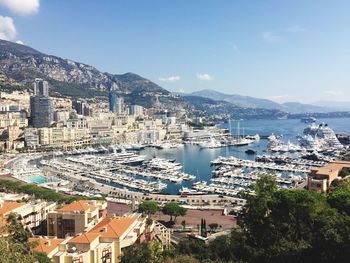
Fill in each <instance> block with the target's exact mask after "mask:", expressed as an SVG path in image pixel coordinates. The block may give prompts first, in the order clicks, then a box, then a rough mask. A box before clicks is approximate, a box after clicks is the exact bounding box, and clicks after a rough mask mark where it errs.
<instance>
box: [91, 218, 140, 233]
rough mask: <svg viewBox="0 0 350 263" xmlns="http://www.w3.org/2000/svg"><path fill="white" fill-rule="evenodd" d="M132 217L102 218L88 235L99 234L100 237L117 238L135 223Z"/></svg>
mask: <svg viewBox="0 0 350 263" xmlns="http://www.w3.org/2000/svg"><path fill="white" fill-rule="evenodd" d="M136 220H137V219H136V218H133V217H116V218H104V219H103V220H102V221H101V222H100V223H98V224H97V225H96V226H95V227H94V228H92V229H91V230H90V231H89V233H99V234H100V235H101V237H107V238H119V237H121V236H122V235H123V234H124V233H125V232H126V231H127V230H128V229H129V228H130V227H131V226H132V225H133V224H134V222H135V221H136Z"/></svg>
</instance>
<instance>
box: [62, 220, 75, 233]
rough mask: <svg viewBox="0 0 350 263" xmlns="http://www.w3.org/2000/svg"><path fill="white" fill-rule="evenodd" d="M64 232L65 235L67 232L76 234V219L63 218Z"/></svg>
mask: <svg viewBox="0 0 350 263" xmlns="http://www.w3.org/2000/svg"><path fill="white" fill-rule="evenodd" d="M62 232H63V235H62V236H63V237H65V236H66V235H67V234H69V235H74V234H75V221H74V219H63V220H62Z"/></svg>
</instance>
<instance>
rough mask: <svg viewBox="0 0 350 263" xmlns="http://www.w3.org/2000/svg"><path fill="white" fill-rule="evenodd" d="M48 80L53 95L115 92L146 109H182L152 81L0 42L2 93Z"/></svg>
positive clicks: (22, 46) (76, 95)
mask: <svg viewBox="0 0 350 263" xmlns="http://www.w3.org/2000/svg"><path fill="white" fill-rule="evenodd" d="M37 77H39V78H44V79H46V80H48V82H49V83H50V86H51V87H52V90H51V92H52V93H53V94H55V95H63V96H73V97H95V96H106V95H107V93H108V91H109V90H110V89H113V90H115V91H116V92H117V93H120V94H121V95H122V96H124V97H125V98H126V100H127V101H129V102H131V103H135V102H138V103H139V104H141V105H143V106H146V107H150V106H154V104H155V103H158V101H159V102H160V103H161V104H163V105H166V107H167V108H169V107H178V106H177V104H179V105H180V106H186V105H183V103H182V100H181V99H180V98H177V97H176V96H173V95H172V94H171V93H170V92H169V91H167V90H165V89H163V88H162V87H160V86H158V85H157V84H155V83H153V82H152V81H150V80H148V79H145V78H143V77H141V76H139V75H136V74H134V73H126V74H121V75H118V74H110V73H105V72H101V71H99V70H97V69H96V68H94V67H93V66H90V65H87V64H84V63H79V62H75V61H72V60H69V59H63V58H60V57H57V56H52V55H47V54H44V53H41V52H39V51H37V50H35V49H33V48H31V47H28V46H24V45H20V44H17V43H13V42H9V41H5V40H0V87H1V89H2V90H13V89H27V90H28V89H32V86H33V85H32V83H33V80H34V79H35V78H37ZM156 97H158V98H159V99H158V101H157V99H156Z"/></svg>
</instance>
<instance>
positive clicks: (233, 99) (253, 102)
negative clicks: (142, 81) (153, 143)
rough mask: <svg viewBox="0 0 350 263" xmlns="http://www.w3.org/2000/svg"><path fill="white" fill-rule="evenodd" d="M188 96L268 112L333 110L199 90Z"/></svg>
mask: <svg viewBox="0 0 350 263" xmlns="http://www.w3.org/2000/svg"><path fill="white" fill-rule="evenodd" d="M188 95H190V96H200V97H204V98H210V99H213V100H217V101H227V102H230V103H232V104H234V105H236V106H238V107H243V108H253V109H254V108H256V109H257V108H261V109H269V110H279V111H284V112H289V113H306V112H331V111H335V109H332V108H329V107H322V106H316V105H310V104H302V103H298V102H287V103H282V104H280V103H277V102H274V101H272V100H268V99H260V98H254V97H249V96H242V95H237V94H225V93H221V92H218V91H215V90H201V91H196V92H192V93H190V94H188Z"/></svg>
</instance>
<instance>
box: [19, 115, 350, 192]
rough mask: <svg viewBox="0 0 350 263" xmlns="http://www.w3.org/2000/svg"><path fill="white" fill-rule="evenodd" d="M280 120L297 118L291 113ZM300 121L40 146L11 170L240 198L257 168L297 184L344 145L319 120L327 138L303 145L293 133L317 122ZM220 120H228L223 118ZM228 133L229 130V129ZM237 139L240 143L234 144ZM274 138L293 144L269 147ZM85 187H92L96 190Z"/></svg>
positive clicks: (36, 176)
mask: <svg viewBox="0 0 350 263" xmlns="http://www.w3.org/2000/svg"><path fill="white" fill-rule="evenodd" d="M255 122H259V121H255ZM270 122H273V121H270ZM275 122H281V121H275ZM283 122H284V123H285V122H290V123H294V124H296V120H288V121H287V120H283ZM250 123H253V121H251V122H248V121H245V122H244V124H245V126H248V127H249V124H250ZM294 124H291V125H294ZM298 125H300V126H301V127H300V133H295V134H291V135H289V134H287V135H286V134H282V133H281V130H278V129H277V127H276V129H275V130H274V132H272V133H271V134H270V135H269V136H266V135H264V136H259V135H258V134H262V132H264V131H262V132H259V131H258V130H250V128H248V129H247V130H248V131H250V132H249V134H256V135H251V136H249V135H248V136H245V137H243V136H234V135H230V134H227V133H221V135H220V133H218V134H219V135H218V136H213V137H210V138H209V139H208V138H207V139H201V140H199V139H197V141H195V142H192V143H185V142H184V143H181V142H178V141H177V142H171V141H165V142H163V143H159V144H149V145H124V144H115V145H113V144H112V145H109V146H102V145H101V146H99V147H87V148H84V149H79V148H73V149H71V150H66V151H53V152H51V153H50V152H47V153H44V154H39V153H38V154H32V155H29V156H26V158H17V159H16V161H13V164H14V165H13V167H14V168H13V171H14V176H15V177H16V178H19V179H21V180H23V181H26V182H34V183H37V184H41V185H43V186H48V187H52V186H54V185H58V184H60V183H59V182H61V181H62V182H65V183H63V184H62V185H61V189H62V190H64V191H69V187H68V185H69V184H68V183H67V182H74V184H73V185H74V187H73V188H74V189H75V190H76V189H79V182H90V183H92V184H99V185H101V186H103V185H108V186H110V189H112V190H114V189H115V190H118V189H121V190H122V191H137V192H143V193H155V194H156V193H160V194H179V195H186V196H191V195H203V194H218V195H224V196H232V197H236V198H239V197H240V195H239V193H240V191H242V190H245V191H251V184H252V183H254V182H255V181H256V180H257V179H258V177H259V175H261V174H272V175H274V176H275V177H276V182H277V184H278V187H281V188H287V189H289V188H294V187H298V186H299V185H300V184H302V183H304V182H305V178H306V175H307V174H308V173H309V172H310V171H311V170H312V169H313V168H315V167H321V166H323V165H324V164H326V163H327V162H329V161H330V160H333V159H335V158H338V157H339V156H340V155H341V154H342V152H343V151H344V149H345V147H344V146H342V147H339V144H338V142H337V141H336V140H335V139H334V136H335V133H334V132H333V133H332V130H330V128H329V127H330V126H328V125H327V126H326V125H322V127H320V126H317V127H318V128H320V129H321V130H323V131H324V130H326V132H324V133H325V135H326V136H323V138H322V136H321V134H320V132H318V133H317V132H316V133H317V134H318V137H317V138H318V140H325V141H327V145H328V147H322V148H318V149H312V150H311V149H309V148H306V147H303V146H302V145H301V143H300V135H299V134H301V133H303V135H302V136H305V130H306V131H308V128H310V127H311V128H310V129H311V130H312V129H314V128H316V126H315V124H311V125H313V126H308V125H310V124H304V123H300V122H298ZM264 127H265V126H264ZM282 127H283V126H282ZM345 127H346V126H345ZM222 128H226V127H225V125H223V126H222ZM228 128H229V130H230V127H228ZM265 128H266V127H265ZM344 130H345V131H346V129H344ZM312 131H313V130H312ZM231 134H234V131H233V130H231ZM307 136H314V137H316V135H311V134H307ZM245 140H248V141H249V143H248V144H246V143H245V142H246V141H245ZM238 141H241V142H242V145H240V144H236V145H235V144H234V142H237V143H238ZM286 141H287V143H285V142H286ZM324 145H326V144H324ZM276 146H280V147H284V146H288V147H289V148H292V147H298V149H297V150H291V149H289V150H287V151H273V150H272V148H273V147H276ZM333 146H334V147H333ZM90 194H98V191H97V192H95V191H91V193H90Z"/></svg>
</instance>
